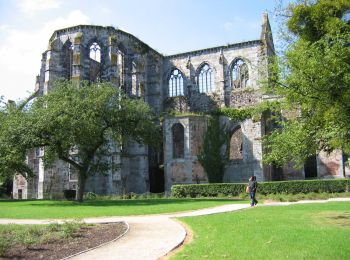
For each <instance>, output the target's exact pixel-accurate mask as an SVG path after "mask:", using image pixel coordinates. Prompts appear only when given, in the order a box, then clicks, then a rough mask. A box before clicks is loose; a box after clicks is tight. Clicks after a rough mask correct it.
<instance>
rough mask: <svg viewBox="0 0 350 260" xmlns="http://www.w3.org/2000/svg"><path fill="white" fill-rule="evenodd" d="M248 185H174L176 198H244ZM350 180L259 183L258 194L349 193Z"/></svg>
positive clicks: (172, 193)
mask: <svg viewBox="0 0 350 260" xmlns="http://www.w3.org/2000/svg"><path fill="white" fill-rule="evenodd" d="M246 185H247V184H246V183H222V184H221V183H217V184H190V185H173V186H172V187H171V195H172V196H173V197H175V198H186V197H190V198H195V197H219V196H220V197H221V196H241V197H242V196H244V195H240V194H242V193H245V186H246ZM349 187H350V179H337V180H301V181H274V182H259V183H258V190H257V191H258V194H262V195H268V194H300V193H302V194H306V193H312V192H313V193H322V192H325V193H339V192H348V191H349Z"/></svg>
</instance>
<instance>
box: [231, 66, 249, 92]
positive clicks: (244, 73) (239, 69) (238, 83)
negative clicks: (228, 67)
mask: <svg viewBox="0 0 350 260" xmlns="http://www.w3.org/2000/svg"><path fill="white" fill-rule="evenodd" d="M231 75H232V88H245V87H247V86H248V85H249V71H248V66H247V64H246V63H245V62H244V61H243V60H242V59H238V60H236V62H235V63H234V64H233V66H232V73H231Z"/></svg>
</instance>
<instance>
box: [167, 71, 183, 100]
mask: <svg viewBox="0 0 350 260" xmlns="http://www.w3.org/2000/svg"><path fill="white" fill-rule="evenodd" d="M183 86H184V79H183V76H182V73H181V71H179V70H178V69H174V70H173V72H172V73H171V75H170V78H169V96H170V97H176V96H183V95H184V87H183Z"/></svg>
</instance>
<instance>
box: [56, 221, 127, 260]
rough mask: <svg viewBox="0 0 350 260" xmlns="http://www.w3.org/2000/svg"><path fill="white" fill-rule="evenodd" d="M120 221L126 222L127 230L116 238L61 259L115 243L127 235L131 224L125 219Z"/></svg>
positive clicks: (65, 259) (64, 259)
mask: <svg viewBox="0 0 350 260" xmlns="http://www.w3.org/2000/svg"><path fill="white" fill-rule="evenodd" d="M120 222H124V224H125V225H126V230H125V231H124V233H123V234H121V235H119V236H118V237H116V238H114V239H113V240H110V241H108V242H105V243H102V244H100V245H98V246H95V247H91V248H88V249H86V250H84V251H80V252H78V253H75V254H73V255H70V256H67V257H65V258H61V259H60V260H67V259H71V258H73V257H75V256H78V255H81V254H84V253H86V252H89V251H91V250H95V249H97V248H99V247H103V246H106V245H108V244H110V243H113V242H115V241H117V240H118V239H120V238H122V237H123V236H125V235H126V233H128V232H129V229H130V225H129V223H128V222H126V221H124V220H123V221H120ZM99 224H102V223H99Z"/></svg>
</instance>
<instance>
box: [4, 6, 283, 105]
mask: <svg viewBox="0 0 350 260" xmlns="http://www.w3.org/2000/svg"><path fill="white" fill-rule="evenodd" d="M286 1H287V0H285V2H286ZM275 5H276V0H246V1H241V0H215V1H214V0H176V1H174V0H173V1H170V0H109V1H108V0H98V1H92V0H69V1H68V0H10V1H9V0H0V39H1V41H0V57H1V58H0V73H1V74H0V75H1V84H0V96H1V95H3V96H5V100H7V99H12V100H18V99H19V98H24V97H26V96H27V95H28V94H29V93H30V92H31V91H33V89H34V84H35V76H36V75H37V74H38V73H39V70H40V60H41V53H42V52H44V51H45V50H46V47H47V44H48V40H49V37H50V36H51V34H52V33H53V31H54V30H56V29H60V28H64V27H69V26H73V25H77V24H94V25H103V26H114V27H118V28H119V29H121V30H124V31H127V32H129V33H131V34H133V35H135V36H136V37H138V38H139V39H140V40H142V41H144V42H145V43H147V44H149V45H150V46H151V47H152V48H154V49H156V50H157V51H159V52H160V53H163V54H167V55H169V54H175V53H180V52H186V51H191V50H197V49H202V48H208V47H213V46H218V45H225V44H227V43H235V42H241V41H247V40H254V39H258V38H259V36H260V31H261V17H262V13H263V12H268V13H269V14H270V21H271V23H272V25H273V31H274V32H275V31H276V28H275V27H276V26H275V22H274V18H273V17H272V12H273V9H274V7H275Z"/></svg>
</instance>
